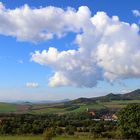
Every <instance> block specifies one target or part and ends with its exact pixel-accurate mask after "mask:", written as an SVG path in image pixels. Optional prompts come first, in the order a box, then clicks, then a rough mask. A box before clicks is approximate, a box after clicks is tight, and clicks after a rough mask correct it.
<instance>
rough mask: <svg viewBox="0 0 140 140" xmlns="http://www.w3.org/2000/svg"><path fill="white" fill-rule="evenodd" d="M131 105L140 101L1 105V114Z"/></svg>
mask: <svg viewBox="0 0 140 140" xmlns="http://www.w3.org/2000/svg"><path fill="white" fill-rule="evenodd" d="M130 103H140V100H113V101H109V102H100V101H96V102H93V103H71V102H70V103H68V104H67V103H54V104H9V103H0V113H11V112H16V113H31V114H43V113H70V112H84V111H86V109H87V108H89V109H95V110H100V109H105V108H108V109H121V108H123V107H125V106H126V105H127V104H130Z"/></svg>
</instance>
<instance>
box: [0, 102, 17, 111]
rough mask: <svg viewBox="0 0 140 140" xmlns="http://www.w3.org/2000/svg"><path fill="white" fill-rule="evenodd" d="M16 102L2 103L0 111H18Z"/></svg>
mask: <svg viewBox="0 0 140 140" xmlns="http://www.w3.org/2000/svg"><path fill="white" fill-rule="evenodd" d="M16 110H17V107H16V104H9V103H0V113H1V112H2V113H7V112H16Z"/></svg>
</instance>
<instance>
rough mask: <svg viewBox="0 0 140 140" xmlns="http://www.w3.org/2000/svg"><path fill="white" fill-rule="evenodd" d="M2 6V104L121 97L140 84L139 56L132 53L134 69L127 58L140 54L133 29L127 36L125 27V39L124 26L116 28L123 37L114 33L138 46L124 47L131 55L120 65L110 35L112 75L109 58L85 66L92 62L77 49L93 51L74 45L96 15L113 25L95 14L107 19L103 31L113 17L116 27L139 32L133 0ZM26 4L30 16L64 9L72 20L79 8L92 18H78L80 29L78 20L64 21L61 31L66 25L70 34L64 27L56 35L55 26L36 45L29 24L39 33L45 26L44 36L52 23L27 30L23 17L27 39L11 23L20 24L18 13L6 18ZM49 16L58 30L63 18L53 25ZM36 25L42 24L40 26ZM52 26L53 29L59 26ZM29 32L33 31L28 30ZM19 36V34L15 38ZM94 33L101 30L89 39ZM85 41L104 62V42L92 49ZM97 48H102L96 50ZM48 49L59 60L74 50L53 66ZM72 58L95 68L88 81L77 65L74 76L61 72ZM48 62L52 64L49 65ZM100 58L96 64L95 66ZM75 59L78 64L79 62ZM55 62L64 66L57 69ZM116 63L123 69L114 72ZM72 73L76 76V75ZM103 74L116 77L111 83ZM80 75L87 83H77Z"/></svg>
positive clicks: (32, 0)
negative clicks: (38, 11) (118, 95)
mask: <svg viewBox="0 0 140 140" xmlns="http://www.w3.org/2000/svg"><path fill="white" fill-rule="evenodd" d="M1 3H2V5H3V6H5V9H4V10H3V9H2V14H1V13H0V26H1V27H0V77H1V80H0V100H1V101H9V100H12V101H13V100H24V101H25V100H26V101H27V100H28V101H31V100H59V99H66V98H70V99H73V98H78V97H81V96H82V97H93V96H100V95H105V94H107V93H110V92H114V93H120V92H121V93H122V92H124V91H130V90H134V89H137V88H139V87H140V84H139V83H140V66H139V64H137V63H138V60H139V53H138V54H136V55H137V56H138V57H136V58H135V60H136V61H135V62H136V64H133V62H134V61H133V58H132V59H131V58H130V56H131V57H132V55H133V54H134V55H135V53H137V52H139V50H140V46H138V44H139V40H140V39H139V38H140V37H139V31H136V30H137V29H135V27H134V31H131V27H130V26H129V27H126V28H128V34H129V30H130V36H127V35H126V37H124V34H125V27H122V26H125V25H122V26H121V27H120V28H122V29H121V30H122V31H124V32H120V31H117V33H114V34H115V35H116V34H119V32H120V36H122V41H123V40H125V44H131V43H130V42H129V41H130V38H133V37H134V41H135V42H137V43H132V45H130V46H129V45H128V46H129V50H130V51H128V52H127V53H126V55H125V57H124V58H123V59H120V61H119V56H120V57H121V55H120V54H119V55H118V54H116V52H115V51H116V49H115V47H116V48H117V45H116V43H117V41H118V38H117V37H116V38H115V37H112V36H113V35H114V34H111V35H110V36H111V41H112V40H113V41H112V42H113V43H114V42H115V43H114V46H113V49H114V51H113V53H114V55H116V57H115V58H114V57H113V58H112V57H111V58H112V59H113V60H112V61H113V62H114V61H115V62H114V63H113V62H112V63H111V64H112V65H111V67H112V70H110V71H111V72H110V71H109V68H108V67H107V62H108V63H110V62H109V61H108V60H110V59H111V58H108V59H107V60H105V61H104V63H100V62H89V61H91V59H92V58H91V59H90V60H89V59H88V60H85V59H86V58H87V57H85V56H84V57H83V56H82V55H86V51H84V53H81V52H80V51H78V49H79V48H82V49H83V47H87V48H86V49H87V50H88V49H91V47H89V46H88V43H87V44H85V43H84V42H83V44H84V45H83V44H82V43H80V44H78V43H75V40H76V36H77V35H78V34H80V35H83V34H82V33H84V31H82V32H81V28H82V30H87V28H88V27H85V26H87V24H88V23H89V21H90V18H92V17H94V16H95V15H96V13H97V12H99V11H103V12H104V13H106V15H107V18H109V20H111V21H110V22H111V23H110V22H108V19H106V17H104V14H99V15H98V17H99V18H100V16H103V18H105V20H107V23H106V24H107V25H105V26H107V27H102V26H101V28H105V29H107V28H108V27H110V26H111V25H112V24H113V25H114V24H115V25H116V23H114V21H112V16H114V15H115V16H118V17H119V21H117V24H118V25H120V24H122V23H121V22H122V21H123V22H127V23H129V24H130V25H131V24H132V23H135V24H136V25H137V27H139V19H140V15H139V14H135V12H134V11H133V10H137V12H139V10H140V8H139V5H140V1H139V0H134V1H128V0H123V1H122V0H113V1H112V0H86V1H84V0H83V1H81V0H71V1H67V0H57V1H52V0H47V1H44V0H39V1H36V0H20V1H19V0H12V1H10V2H9V0H1ZM25 4H27V5H28V8H29V9H30V10H31V11H32V10H33V9H43V8H45V7H48V6H53V7H58V8H60V9H61V10H64V11H63V12H64V15H65V16H66V17H67V14H65V13H66V11H67V7H72V8H73V9H74V10H72V9H71V11H72V12H73V15H76V13H77V12H78V8H79V7H81V6H87V8H88V9H89V10H90V12H91V15H90V18H89V17H88V16H87V19H85V18H84V17H82V18H83V19H82V20H81V19H79V20H81V22H82V21H85V24H86V25H81V24H80V25H79V23H78V22H79V21H76V20H77V19H71V20H70V21H69V22H70V23H69V22H68V23H65V22H66V21H63V22H64V25H65V26H69V28H71V26H72V28H74V29H69V28H68V29H65V26H64V27H62V28H61V29H60V30H61V31H60V30H57V31H56V27H52V30H51V31H50V32H51V33H52V32H54V34H53V37H52V38H49V39H46V38H43V37H41V38H40V39H39V40H37V39H36V36H37V37H38V35H37V33H39V32H35V36H34V38H31V39H30V37H31V36H32V35H31V33H34V30H35V29H34V27H32V26H31V25H34V26H35V27H38V28H42V26H43V27H44V28H43V30H44V32H47V33H48V32H49V27H50V25H49V24H50V22H51V21H49V22H48V23H45V22H47V20H45V19H44V23H43V24H44V25H42V26H41V27H40V26H38V25H37V24H38V23H35V22H33V23H32V22H31V23H30V24H31V25H27V24H29V23H28V22H27V21H26V17H25V19H23V21H22V22H24V23H25V24H23V23H22V24H23V26H24V25H25V26H26V25H27V27H25V29H26V30H29V31H27V33H28V32H29V34H30V35H28V34H25V35H24V34H23V35H22V32H24V29H22V28H23V26H22V25H20V23H19V22H15V21H18V20H21V19H20V18H21V17H20V16H21V15H22V14H20V12H19V13H18V14H17V15H18V16H17V15H16V13H14V12H11V15H10V14H8V12H9V11H8V10H10V11H14V10H15V9H16V8H18V9H19V10H21V9H24V8H25V7H24V5H25ZM46 9H47V8H46ZM60 9H59V10H60ZM82 10H83V12H85V11H86V8H83V9H82ZM86 12H87V11H86ZM60 13H61V12H60ZM4 14H5V15H6V14H7V15H6V16H5V17H4ZM40 14H43V12H42V11H41V12H40ZM8 16H9V17H8ZM28 16H29V18H33V19H34V15H32V13H31V14H28V13H27V17H28ZM40 16H41V15H40ZM53 16H54V22H56V23H57V22H58V25H59V24H60V23H61V19H60V21H57V20H59V17H56V18H55V15H52V17H53ZM79 16H81V15H79ZM14 17H16V18H17V19H16V18H15V19H14ZM62 17H63V16H62ZM45 18H46V19H47V14H46V15H45ZM88 18H89V19H88ZM55 19H56V20H55ZM101 19H102V18H101ZM14 20H15V21H14ZM72 20H73V21H72ZM86 20H89V21H88V22H87V21H86ZM96 20H97V19H94V21H93V22H94V24H100V23H98V22H97V23H96ZM74 22H77V23H76V25H75V24H74ZM18 23H19V24H18ZM101 23H102V22H101ZM40 24H42V22H41V23H40ZM46 24H47V25H46ZM73 24H74V25H73ZM9 26H10V27H9ZM52 26H53V25H52ZM54 26H57V24H56V25H54ZM79 26H81V27H79ZM95 26H97V27H96V28H98V27H100V26H99V25H95ZM11 28H12V30H11ZM17 28H18V29H17ZM20 28H21V32H20ZM30 28H32V30H31V29H30ZM79 28H80V29H79ZM91 28H92V26H91ZM14 30H15V31H14ZM75 30H77V31H75ZM79 30H80V31H79ZM93 30H94V29H93ZM132 30H133V27H132ZM58 31H59V32H60V34H61V36H60V37H59V35H58V34H57V32H58ZM11 32H12V33H11ZM14 32H15V33H14ZM19 32H20V34H21V35H19V34H18V33H19ZM101 32H102V31H101ZM25 33H26V31H25ZM47 33H46V34H47ZM98 33H99V30H97V29H95V32H94V31H93V33H92V35H93V36H95V35H96V34H98ZM86 34H88V33H87V32H86V33H85V35H86ZM102 34H104V33H102ZM121 34H122V35H121ZM92 35H91V36H92ZM102 36H103V35H102ZM110 36H109V37H110ZM84 37H85V36H84ZM84 37H83V38H84ZM89 37H90V36H89ZM109 37H108V38H107V37H104V38H103V40H105V41H104V44H109ZM28 38H29V39H28ZM120 38H121V37H120ZM135 39H136V40H135ZM95 41H96V40H95ZM89 42H90V45H91V46H93V47H94V48H95V50H96V49H97V48H98V49H99V52H97V54H96V55H98V57H99V59H104V58H105V59H106V55H107V54H106V55H104V56H101V53H100V52H103V49H102V47H101V46H103V42H98V43H95V42H94V40H93V44H92V41H91V40H89ZM131 42H133V40H131ZM118 43H119V42H118ZM96 44H100V45H99V46H96ZM86 45H87V46H86ZM50 47H53V48H56V49H57V51H58V52H57V53H58V54H57V55H60V57H61V56H62V55H63V54H61V52H62V51H65V53H68V52H67V51H68V50H74V56H73V54H71V53H70V56H69V57H68V56H67V55H66V56H63V57H62V58H61V60H58V58H55V59H56V60H55V62H52V61H51V59H54V58H52V57H53V55H51V58H49V57H48V56H47V55H49V54H48V50H49V48H50ZM108 47H110V48H111V47H112V46H108ZM119 47H120V45H119V46H118V48H119ZM122 47H123V46H122ZM124 48H125V49H126V50H122V51H123V53H124V52H125V51H127V45H126V46H124ZM101 49H102V50H101ZM108 49H109V48H108ZM43 50H46V52H45V54H46V56H47V57H46V58H42V57H43V54H42V51H43ZM95 50H93V49H92V51H93V53H94V52H95ZM131 50H134V52H132V51H131ZM35 51H39V56H37V55H36V52H35ZM53 51H54V50H53ZM131 52H132V53H133V54H132V53H131ZM50 53H51V52H50ZM52 53H54V52H52ZM75 53H76V54H75ZM77 53H78V55H77ZM88 53H89V52H88ZM123 56H124V54H123ZM94 57H95V56H94ZM117 57H118V59H117ZM71 58H73V59H72V60H75V59H76V60H75V63H76V62H77V63H78V64H79V63H80V64H81V62H82V60H83V58H84V60H85V62H83V63H86V62H87V63H88V62H89V64H88V68H91V69H92V67H93V68H94V66H95V69H96V70H95V71H96V72H95V73H96V74H95V73H93V72H91V73H90V74H89V75H88V77H86V76H85V75H83V74H82V72H81V69H80V70H79V67H80V68H81V65H79V67H78V64H77V67H76V68H73V67H72V69H73V71H72V70H71V71H70V72H69V70H68V71H65V68H62V66H63V65H62V64H61V63H62V62H63V63H64V64H66V63H67V62H68V65H70V66H71V64H69V62H71V61H72V60H71ZM31 59H32V61H31ZM41 59H42V60H41ZM47 59H50V61H49V60H47ZM80 59H81V60H80ZM99 59H98V60H96V61H99ZM116 59H117V60H116ZM128 59H130V61H129V62H128ZM78 60H80V62H79V61H78ZM40 61H41V62H40ZM59 63H60V65H62V66H60V65H59ZM95 63H98V64H95ZM114 64H116V65H119V64H120V67H121V66H122V67H121V68H120V67H119V68H118V67H116V66H115V65H114ZM125 64H126V67H127V68H126V67H125V68H124V67H123V65H125ZM83 65H84V64H83ZM91 65H92V66H91ZM86 66H87V65H85V67H86ZM132 67H134V71H132V70H133V69H132ZM117 68H118V70H117ZM114 69H116V71H117V72H114ZM120 69H121V70H120ZM119 70H120V72H119ZM75 71H77V73H76V72H75ZM84 72H85V71H84ZM109 72H110V73H109ZM124 72H126V73H124ZM55 73H59V74H58V75H57V76H58V77H57V79H53V80H49V79H50V78H51V77H53V76H54V75H55ZM75 73H76V74H77V75H76V74H75ZM100 73H101V74H100ZM106 73H109V74H112V73H113V74H114V73H115V76H114V75H113V76H112V75H111V78H110V75H109V76H105V74H106ZM116 73H117V74H116ZM60 74H62V75H60ZM75 75H76V76H77V77H76V78H77V79H79V80H77V79H76V80H75ZM97 75H98V76H97ZM80 76H81V77H82V78H83V79H86V81H84V80H83V79H81V78H80ZM96 76H97V77H96ZM71 77H74V78H71ZM95 77H96V78H95ZM98 77H99V78H98ZM114 77H115V78H114ZM59 78H60V79H61V80H62V81H63V80H64V82H61V81H60V82H59V81H56V80H58V79H59ZM82 80H83V81H82ZM94 80H95V83H94ZM49 81H51V82H50V83H52V82H53V84H49ZM87 81H88V82H87ZM73 83H74V84H73ZM49 85H53V87H50V86H49Z"/></svg>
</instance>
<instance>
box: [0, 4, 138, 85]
mask: <svg viewBox="0 0 140 140" xmlns="http://www.w3.org/2000/svg"><path fill="white" fill-rule="evenodd" d="M133 14H134V15H135V16H139V11H137V10H133ZM91 15H93V14H92V13H91V11H90V10H89V8H88V7H86V6H81V7H79V8H78V10H75V9H73V8H70V7H69V8H67V9H66V10H63V9H62V8H58V7H52V6H48V7H44V8H31V7H29V6H28V5H24V6H22V7H18V8H15V9H7V8H6V7H5V6H4V5H3V4H2V3H0V34H1V35H6V36H12V37H15V38H17V40H19V41H29V42H38V41H46V40H49V39H53V38H54V37H57V38H61V37H63V36H65V35H68V33H69V32H74V33H76V36H75V43H76V44H77V46H78V47H77V49H69V50H65V51H58V49H57V48H55V47H50V48H49V49H48V50H43V51H35V52H33V53H32V55H31V61H34V62H36V63H38V64H41V65H45V66H49V67H51V68H52V70H53V74H52V76H51V77H50V79H49V85H50V86H77V87H94V86H96V85H97V84H98V82H99V81H102V80H108V81H109V82H114V81H115V80H118V79H119V80H120V79H127V78H140V63H139V60H140V45H139V44H140V36H139V27H138V25H136V24H129V23H126V22H123V21H120V20H119V17H117V16H112V17H109V16H108V15H107V13H105V12H101V11H100V12H97V13H96V14H94V15H93V16H91ZM56 47H57V46H56ZM37 85H38V84H37ZM28 86H32V87H34V86H36V83H28Z"/></svg>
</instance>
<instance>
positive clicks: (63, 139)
mask: <svg viewBox="0 0 140 140" xmlns="http://www.w3.org/2000/svg"><path fill="white" fill-rule="evenodd" d="M0 140H43V137H42V136H0ZM52 140H95V139H93V138H92V139H90V138H86V137H76V136H58V137H54V138H53V139H52ZM98 140H105V139H98Z"/></svg>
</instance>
